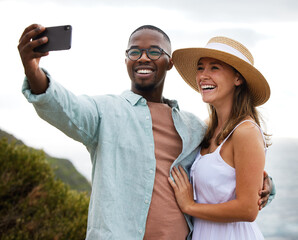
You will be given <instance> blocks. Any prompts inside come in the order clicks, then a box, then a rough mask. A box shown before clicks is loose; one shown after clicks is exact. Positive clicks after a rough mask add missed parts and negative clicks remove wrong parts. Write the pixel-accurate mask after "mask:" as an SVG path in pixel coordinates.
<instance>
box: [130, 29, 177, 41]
mask: <svg viewBox="0 0 298 240" xmlns="http://www.w3.org/2000/svg"><path fill="white" fill-rule="evenodd" d="M143 29H150V30H153V31H157V32H160V33H161V34H162V35H163V36H164V38H165V39H166V40H167V41H168V42H169V44H170V45H171V40H170V38H169V36H168V35H167V34H166V33H165V32H164V31H163V30H161V29H160V28H158V27H155V26H153V25H143V26H140V27H138V28H137V29H136V30H134V31H133V32H132V34H131V35H130V37H129V41H130V39H131V36H132V35H133V34H134V33H136V32H138V31H140V30H143Z"/></svg>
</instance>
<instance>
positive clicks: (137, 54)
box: [126, 46, 171, 61]
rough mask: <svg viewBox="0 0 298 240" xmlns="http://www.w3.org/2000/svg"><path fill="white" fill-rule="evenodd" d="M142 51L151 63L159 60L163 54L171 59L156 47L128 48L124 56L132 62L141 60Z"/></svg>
mask: <svg viewBox="0 0 298 240" xmlns="http://www.w3.org/2000/svg"><path fill="white" fill-rule="evenodd" d="M143 51H146V54H147V57H148V58H150V59H151V60H153V61H155V60H157V59H159V58H160V57H161V55H162V54H163V53H165V54H166V55H167V56H168V57H169V58H170V57H171V56H170V55H169V54H168V53H166V52H165V51H164V50H163V49H162V48H160V47H157V46H156V47H151V48H142V49H140V48H130V49H127V50H126V56H127V57H128V58H129V59H130V60H132V61H137V60H138V59H140V58H141V56H142V54H143Z"/></svg>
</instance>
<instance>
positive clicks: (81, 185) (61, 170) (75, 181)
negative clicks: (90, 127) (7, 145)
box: [0, 129, 91, 195]
mask: <svg viewBox="0 0 298 240" xmlns="http://www.w3.org/2000/svg"><path fill="white" fill-rule="evenodd" d="M1 138H6V139H7V141H8V142H12V141H15V142H16V143H17V144H22V145H25V144H24V143H23V142H22V141H21V140H19V139H17V138H15V137H14V136H13V135H11V134H9V133H7V132H5V131H3V130H1V129H0V139H1ZM45 154H46V159H47V160H48V162H49V164H50V165H51V167H52V168H53V170H54V173H55V176H56V178H57V179H60V180H61V181H62V182H64V183H66V184H68V185H69V186H70V188H71V189H73V190H77V191H80V192H87V193H88V194H89V195H90V193H91V184H90V183H89V181H88V180H87V179H86V178H85V177H84V176H83V175H82V174H80V173H79V172H78V171H77V169H76V168H75V167H74V166H73V164H72V163H71V162H70V161H69V160H67V159H61V158H55V157H52V156H50V155H48V154H47V153H45Z"/></svg>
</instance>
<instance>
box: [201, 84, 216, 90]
mask: <svg viewBox="0 0 298 240" xmlns="http://www.w3.org/2000/svg"><path fill="white" fill-rule="evenodd" d="M201 88H202V89H203V90H206V89H214V88H215V86H213V85H202V86H201Z"/></svg>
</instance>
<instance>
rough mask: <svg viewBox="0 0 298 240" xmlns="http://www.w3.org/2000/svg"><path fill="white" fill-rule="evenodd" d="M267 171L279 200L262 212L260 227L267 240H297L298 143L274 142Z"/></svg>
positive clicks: (297, 141)
mask: <svg viewBox="0 0 298 240" xmlns="http://www.w3.org/2000/svg"><path fill="white" fill-rule="evenodd" d="M272 142H273V144H272V146H270V147H269V149H268V151H267V157H266V166H265V170H266V171H267V172H268V174H269V175H270V176H272V177H273V180H274V183H275V187H276V191H277V193H276V196H275V199H273V201H272V202H271V203H270V204H269V205H268V206H266V207H265V208H264V209H262V210H261V211H260V212H259V215H258V217H257V220H256V221H257V223H258V225H259V227H260V229H261V231H262V233H263V235H264V237H265V239H266V240H297V239H298V174H297V173H298V157H297V156H298V139H276V140H274V139H272Z"/></svg>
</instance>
